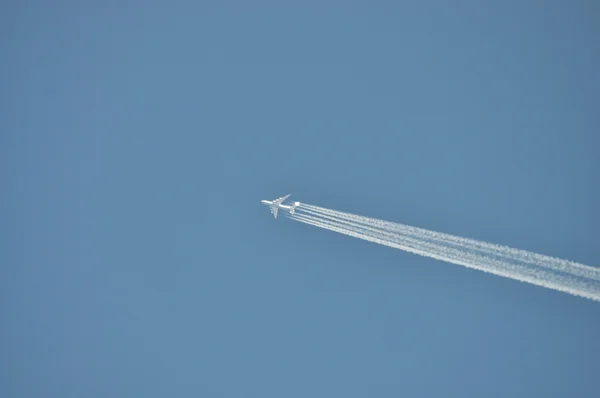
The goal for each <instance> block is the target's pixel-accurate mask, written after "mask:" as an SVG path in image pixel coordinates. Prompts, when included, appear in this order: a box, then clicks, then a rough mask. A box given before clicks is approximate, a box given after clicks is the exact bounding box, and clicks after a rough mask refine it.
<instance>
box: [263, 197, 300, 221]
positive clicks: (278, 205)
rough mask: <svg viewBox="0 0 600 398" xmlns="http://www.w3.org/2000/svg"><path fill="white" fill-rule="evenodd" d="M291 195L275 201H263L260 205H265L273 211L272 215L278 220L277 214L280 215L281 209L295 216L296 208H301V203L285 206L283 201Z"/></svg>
mask: <svg viewBox="0 0 600 398" xmlns="http://www.w3.org/2000/svg"><path fill="white" fill-rule="evenodd" d="M289 196H290V195H289V194H288V195H285V196H282V197H281V198H277V199H275V200H261V201H260V203H262V204H263V205H266V206H269V208H270V209H271V214H273V217H275V218H277V213H279V209H282V210H285V211H287V212H289V213H290V214H292V215H293V214H294V211H295V210H296V207H298V206H300V202H294V203H292V204H290V205H284V204H283V201H284V200H286V199H287V198H288V197H289Z"/></svg>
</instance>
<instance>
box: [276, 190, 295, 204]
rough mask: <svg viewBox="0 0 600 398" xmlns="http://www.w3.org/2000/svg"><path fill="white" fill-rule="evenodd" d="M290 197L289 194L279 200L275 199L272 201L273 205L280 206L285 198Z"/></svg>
mask: <svg viewBox="0 0 600 398" xmlns="http://www.w3.org/2000/svg"><path fill="white" fill-rule="evenodd" d="M290 195H291V194H290V193H288V194H287V195H285V196H282V197H281V198H277V199H275V200H274V201H273V204H274V205H280V204H281V202H283V201H284V200H286V199H287V198H289V197H290Z"/></svg>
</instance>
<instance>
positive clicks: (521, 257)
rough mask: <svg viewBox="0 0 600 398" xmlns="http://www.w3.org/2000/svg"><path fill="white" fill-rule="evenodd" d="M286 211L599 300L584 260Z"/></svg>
mask: <svg viewBox="0 0 600 398" xmlns="http://www.w3.org/2000/svg"><path fill="white" fill-rule="evenodd" d="M299 210H300V212H299ZM287 216H288V217H289V218H292V219H294V220H296V221H300V222H302V223H305V224H309V225H314V226H317V227H320V228H324V229H328V230H331V231H334V232H338V233H341V234H344V235H348V236H352V237H355V238H359V239H363V240H366V241H369V242H373V243H378V244H381V245H385V246H389V247H393V248H397V249H401V250H404V251H407V252H410V253H413V254H418V255H421V256H425V257H431V258H435V259H438V260H442V261H446V262H450V263H454V264H459V265H463V266H465V267H468V268H473V269H478V270H480V271H484V272H488V273H492V274H495V275H499V276H504V277H506V278H511V279H516V280H518V281H521V282H528V283H531V284H534V285H538V286H543V287H546V288H550V289H554V290H558V291H562V292H565V293H570V294H573V295H576V296H581V297H585V298H588V299H592V300H596V301H600V282H599V281H600V270H598V269H597V268H594V267H589V266H586V265H584V264H579V263H574V262H571V261H566V260H561V259H556V258H553V257H547V256H543V255H541V254H537V253H531V252H526V251H524V250H518V249H512V248H509V247H504V246H499V245H494V244H491V243H487V242H479V241H476V240H474V239H466V238H460V237H457V236H453V235H448V234H441V233H438V232H434V231H428V230H425V229H421V228H416V227H410V226H407V225H403V224H396V223H392V222H388V221H382V220H377V219H373V218H369V217H363V216H358V215H355V214H350V213H343V212H338V211H335V210H330V209H326V208H322V207H318V206H312V205H307V204H301V205H300V206H299V207H298V209H297V210H296V214H295V215H289V214H287ZM544 260H546V262H544Z"/></svg>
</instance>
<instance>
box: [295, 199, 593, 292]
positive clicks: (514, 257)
mask: <svg viewBox="0 0 600 398" xmlns="http://www.w3.org/2000/svg"><path fill="white" fill-rule="evenodd" d="M302 210H303V211H305V212H307V213H310V214H314V215H319V216H321V215H330V216H332V217H336V218H340V219H345V220H352V221H356V222H358V223H364V224H365V225H371V226H374V227H376V228H381V229H385V230H389V231H393V232H397V233H400V234H403V235H411V236H414V237H417V238H419V239H426V240H431V241H438V242H443V243H446V244H449V245H455V246H458V247H463V248H465V249H468V250H474V251H479V252H483V253H486V254H487V255H493V256H499V257H502V258H505V259H510V260H511V261H517V262H523V263H527V264H530V265H535V266H538V267H544V268H550V269H552V270H554V271H560V272H566V273H569V274H572V275H577V276H580V277H582V278H586V279H594V280H597V281H600V268H595V267H590V266H587V265H584V264H580V263H576V262H573V261H568V260H563V259H560V258H555V257H550V256H545V255H543V254H538V253H533V252H529V251H526V250H520V249H514V248H511V247H507V246H501V245H497V244H493V243H488V242H483V241H478V240H475V239H468V238H462V237H459V236H454V235H450V234H444V233H441V232H435V231H429V230H426V229H422V228H417V227H412V226H409V225H404V224H398V223H393V222H389V221H383V220H378V219H374V218H370V217H364V216H358V215H355V214H350V213H344V212H340V211H335V210H330V209H325V208H322V207H318V206H312V205H304V204H302Z"/></svg>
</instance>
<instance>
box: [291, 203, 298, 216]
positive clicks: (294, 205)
mask: <svg viewBox="0 0 600 398" xmlns="http://www.w3.org/2000/svg"><path fill="white" fill-rule="evenodd" d="M299 205H300V202H294V203H293V204H292V205H291V206H290V214H294V212H295V211H296V207H298V206H299Z"/></svg>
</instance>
